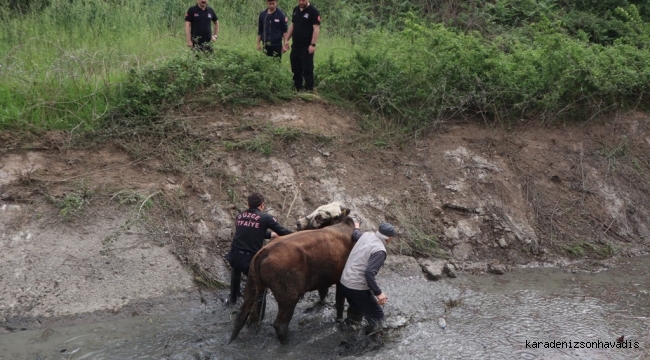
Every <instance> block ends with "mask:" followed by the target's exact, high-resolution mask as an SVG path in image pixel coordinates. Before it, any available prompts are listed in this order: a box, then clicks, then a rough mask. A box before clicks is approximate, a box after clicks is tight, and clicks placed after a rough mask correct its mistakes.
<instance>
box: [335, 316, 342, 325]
mask: <svg viewBox="0 0 650 360" xmlns="http://www.w3.org/2000/svg"><path fill="white" fill-rule="evenodd" d="M334 321H336V322H337V323H338V324H340V323H342V322H343V318H342V317H341V318H336V320H334Z"/></svg>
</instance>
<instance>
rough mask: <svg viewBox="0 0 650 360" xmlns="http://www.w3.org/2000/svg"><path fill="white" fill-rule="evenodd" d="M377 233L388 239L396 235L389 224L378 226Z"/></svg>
mask: <svg viewBox="0 0 650 360" xmlns="http://www.w3.org/2000/svg"><path fill="white" fill-rule="evenodd" d="M379 233H380V234H382V235H386V236H388V237H394V236H396V235H397V232H396V231H395V228H394V227H393V225H391V224H389V223H381V224H379Z"/></svg>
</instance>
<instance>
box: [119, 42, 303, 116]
mask: <svg viewBox="0 0 650 360" xmlns="http://www.w3.org/2000/svg"><path fill="white" fill-rule="evenodd" d="M292 96H293V91H292V89H291V73H290V72H289V71H288V69H286V68H283V67H282V66H280V64H279V63H277V62H276V61H274V60H273V59H271V58H269V57H267V56H264V55H261V54H259V53H245V52H239V51H232V50H223V49H219V50H218V51H217V52H215V54H191V55H190V56H181V57H176V58H172V59H170V60H167V61H164V62H162V63H159V64H153V65H150V66H147V67H145V68H143V69H141V70H135V69H134V70H132V71H131V72H130V74H129V77H128V79H127V80H126V81H125V83H124V84H123V85H122V88H121V93H120V96H119V97H120V98H121V99H122V102H121V104H120V105H119V106H118V108H119V109H120V110H122V111H123V113H124V114H125V115H127V116H131V117H152V116H157V115H159V114H161V113H163V112H165V111H167V110H168V109H170V108H173V107H176V106H178V105H181V104H183V103H185V102H187V101H192V97H197V98H199V99H200V100H203V101H209V102H216V103H225V104H242V103H251V102H253V103H254V102H257V101H277V100H280V99H285V100H286V99H290V98H291V97H292Z"/></svg>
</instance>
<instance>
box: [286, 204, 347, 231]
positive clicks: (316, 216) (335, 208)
mask: <svg viewBox="0 0 650 360" xmlns="http://www.w3.org/2000/svg"><path fill="white" fill-rule="evenodd" d="M348 215H350V209H348V208H345V207H343V206H342V205H341V204H340V203H338V202H333V203H329V204H327V205H322V206H319V207H318V209H316V210H315V211H314V212H313V213H311V214H309V215H307V216H304V217H301V218H299V219H298V223H297V224H296V228H297V229H298V230H309V229H320V228H324V227H325V226H329V225H333V224H336V223H339V222H340V221H341V220H343V218H344V217H346V216H348Z"/></svg>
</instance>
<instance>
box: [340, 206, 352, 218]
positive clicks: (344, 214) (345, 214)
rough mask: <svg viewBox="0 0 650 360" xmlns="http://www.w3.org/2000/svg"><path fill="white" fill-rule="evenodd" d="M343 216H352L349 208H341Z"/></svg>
mask: <svg viewBox="0 0 650 360" xmlns="http://www.w3.org/2000/svg"><path fill="white" fill-rule="evenodd" d="M341 215H343V216H348V215H350V209H348V208H341Z"/></svg>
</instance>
